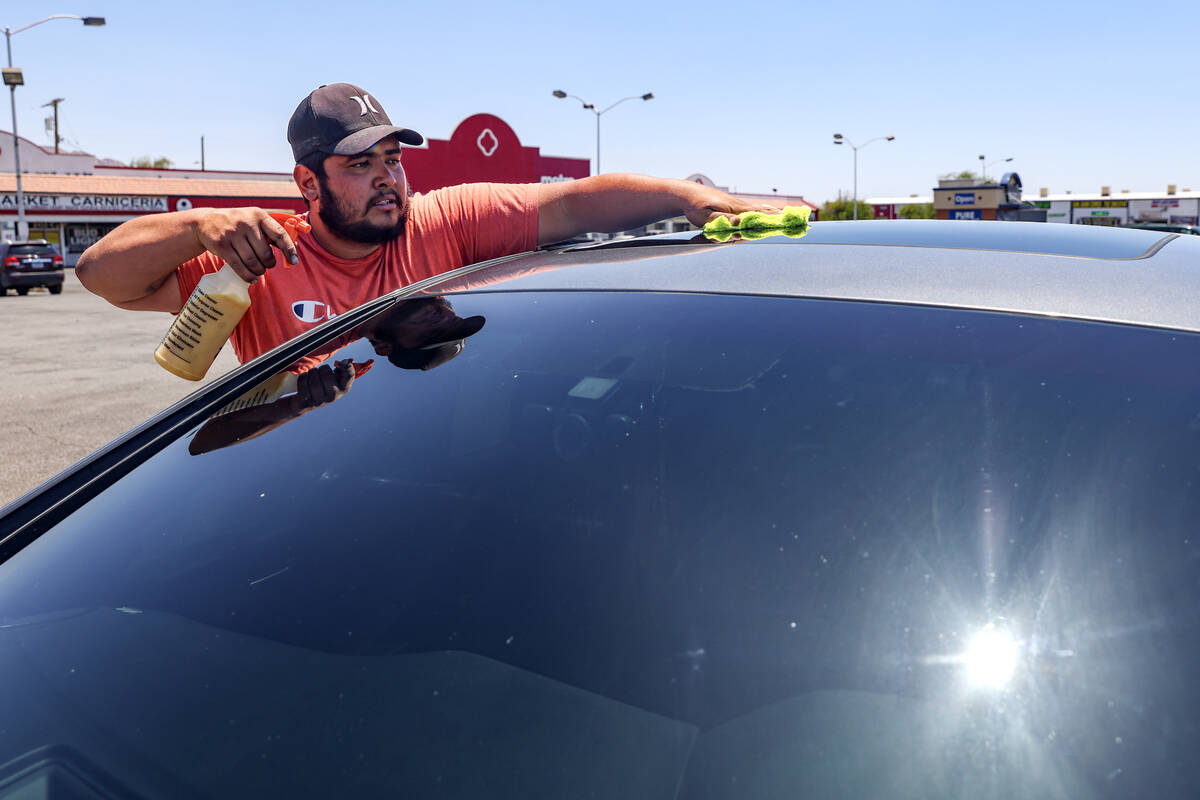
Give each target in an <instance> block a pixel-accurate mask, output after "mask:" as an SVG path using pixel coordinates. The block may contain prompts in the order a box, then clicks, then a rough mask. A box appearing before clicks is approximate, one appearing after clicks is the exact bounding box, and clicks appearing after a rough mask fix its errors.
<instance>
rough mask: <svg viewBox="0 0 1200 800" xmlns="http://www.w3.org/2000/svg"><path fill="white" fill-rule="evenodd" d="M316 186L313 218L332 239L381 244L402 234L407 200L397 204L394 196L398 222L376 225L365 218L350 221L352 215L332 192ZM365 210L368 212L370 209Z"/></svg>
mask: <svg viewBox="0 0 1200 800" xmlns="http://www.w3.org/2000/svg"><path fill="white" fill-rule="evenodd" d="M320 186H321V205H320V206H319V207H318V208H317V216H319V217H320V218H321V222H323V223H325V227H327V228H329V230H331V231H332V232H333V233H334V235H336V236H339V237H340V238H342V239H348V240H349V241H352V242H359V243H360V244H384V243H385V242H390V241H391V240H392V239H395V238H396V237H397V236H399V235H400V234H402V233H404V224H405V223H406V222H408V209H409V205H410V204H409V203H408V202H407V200H401V198H400V197H399V196H396V205H397V206H398V207H400V219H398V220H396V222H395V223H394V224H391V225H376V224H375V223H373V222H371V221H370V220H368V219H365V218H363V219H358V220H355V221H351V220H352V218H353V217H354V216H356V215H354V214H353V212H352V211H351V210H350V209H349V208H347V207H346V205H345V204H343V203H342V201H341V200H340V199H339V198H338V197H336V196H335V195H334V194H333V192H331V191H329V187H328V186H326V185H325V183H324V181H322V182H321V183H320ZM392 194H393V195H394V194H395V193H392ZM412 194H413V193H412V188H411V187H410V188H409V190H408V197H409V198H411V197H412ZM383 196H386V195H383ZM381 197H382V196H380V195H377V196H375V197H374V198H372V199H371V203H372V204H374V203H376V202H378V201H379V200H380V199H381ZM367 208H368V211H369V210H370V205H368V207H367Z"/></svg>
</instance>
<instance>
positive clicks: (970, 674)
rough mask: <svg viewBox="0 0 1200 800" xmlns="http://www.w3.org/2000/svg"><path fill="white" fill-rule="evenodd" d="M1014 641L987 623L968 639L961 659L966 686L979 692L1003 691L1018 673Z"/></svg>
mask: <svg viewBox="0 0 1200 800" xmlns="http://www.w3.org/2000/svg"><path fill="white" fill-rule="evenodd" d="M1017 650H1018V644H1017V640H1016V639H1015V638H1013V635H1012V634H1011V633H1010V632H1008V631H1007V630H1004V629H1002V628H997V627H996V626H995V625H993V624H991V623H989V624H988V625H987V627H986V628H984V629H983V630H981V631H980V632H979V633H977V634H975V636H974V637H973V638H972V639H971V641H970V643H969V644H968V645H967V650H966V652H965V653H963V655H962V665H963V667H964V669H965V670H966V676H967V683H968V684H970V685H971V686H973V687H977V688H981V689H1003V688H1004V687H1005V685H1007V684H1008V682H1009V680H1010V679H1011V678H1012V676H1013V673H1014V672H1015V671H1016V669H1017Z"/></svg>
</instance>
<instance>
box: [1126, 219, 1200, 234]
mask: <svg viewBox="0 0 1200 800" xmlns="http://www.w3.org/2000/svg"><path fill="white" fill-rule="evenodd" d="M1122 227H1125V228H1138V229H1140V230H1144V231H1163V232H1165V233H1189V234H1191V235H1193V236H1198V235H1200V225H1187V224H1184V223H1180V222H1139V223H1133V224H1129V225H1124V226H1122Z"/></svg>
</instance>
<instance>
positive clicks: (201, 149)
mask: <svg viewBox="0 0 1200 800" xmlns="http://www.w3.org/2000/svg"><path fill="white" fill-rule="evenodd" d="M200 171H201V172H204V137H203V136H201V137H200Z"/></svg>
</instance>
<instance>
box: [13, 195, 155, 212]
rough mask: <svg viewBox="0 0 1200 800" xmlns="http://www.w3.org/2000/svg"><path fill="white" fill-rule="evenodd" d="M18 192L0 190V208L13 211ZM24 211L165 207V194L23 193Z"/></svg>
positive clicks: (119, 210)
mask: <svg viewBox="0 0 1200 800" xmlns="http://www.w3.org/2000/svg"><path fill="white" fill-rule="evenodd" d="M16 209H17V195H16V193H12V194H8V193H5V194H0V211H16ZM25 209H26V210H27V211H101V212H103V211H110V212H118V213H120V212H128V213H139V214H141V213H146V212H149V211H166V210H167V198H166V197H156V196H146V195H126V194H26V195H25Z"/></svg>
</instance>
